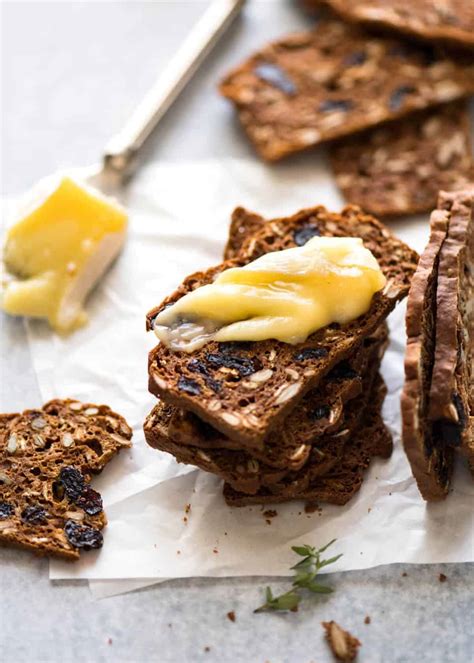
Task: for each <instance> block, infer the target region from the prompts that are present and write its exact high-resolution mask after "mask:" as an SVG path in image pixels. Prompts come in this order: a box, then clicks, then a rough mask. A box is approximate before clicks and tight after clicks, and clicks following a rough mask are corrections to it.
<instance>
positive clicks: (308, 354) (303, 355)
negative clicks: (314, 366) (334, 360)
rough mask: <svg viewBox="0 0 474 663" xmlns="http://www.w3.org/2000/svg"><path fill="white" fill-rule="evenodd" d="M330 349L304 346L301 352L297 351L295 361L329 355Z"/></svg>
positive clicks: (294, 356)
mask: <svg viewBox="0 0 474 663" xmlns="http://www.w3.org/2000/svg"><path fill="white" fill-rule="evenodd" d="M327 355H328V351H327V350H326V348H303V350H300V351H299V352H295V354H294V355H293V359H295V361H306V359H322V358H323V357H327Z"/></svg>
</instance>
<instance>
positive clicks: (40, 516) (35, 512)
mask: <svg viewBox="0 0 474 663" xmlns="http://www.w3.org/2000/svg"><path fill="white" fill-rule="evenodd" d="M47 517H48V514H47V513H46V511H45V510H44V509H43V508H42V507H41V506H27V507H25V508H24V509H23V511H22V512H21V519H22V521H23V522H24V523H27V524H28V525H41V524H43V523H45V522H46V519H47Z"/></svg>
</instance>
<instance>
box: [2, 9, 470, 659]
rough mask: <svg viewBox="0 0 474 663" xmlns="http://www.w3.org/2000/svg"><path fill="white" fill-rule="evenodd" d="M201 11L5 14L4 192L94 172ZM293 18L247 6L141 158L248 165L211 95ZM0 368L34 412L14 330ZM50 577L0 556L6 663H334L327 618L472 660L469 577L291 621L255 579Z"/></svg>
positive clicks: (402, 649) (394, 648)
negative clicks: (105, 581)
mask: <svg viewBox="0 0 474 663" xmlns="http://www.w3.org/2000/svg"><path fill="white" fill-rule="evenodd" d="M206 4H207V3H206V2H200V1H195V2H183V1H180V0H173V1H172V2H163V1H155V2H141V1H138V2H62V3H59V2H32V3H27V2H3V3H2V5H1V12H2V36H1V48H2V70H3V71H2V93H3V95H2V96H3V113H2V120H3V121H2V193H4V194H14V193H17V192H19V191H21V190H23V189H24V188H25V187H27V186H29V185H30V184H31V183H32V182H33V181H34V180H35V179H37V178H38V177H40V176H42V175H44V174H45V173H48V172H50V171H52V170H54V169H55V168H56V167H57V166H58V165H61V164H69V165H82V164H87V163H89V162H91V161H94V160H95V159H96V158H97V157H98V155H99V154H100V150H101V147H102V145H103V144H104V142H105V141H106V140H107V138H108V137H109V135H110V134H111V133H113V131H115V130H117V129H118V128H119V127H120V124H121V122H123V120H124V119H125V118H126V116H127V114H128V113H129V112H130V110H131V109H132V108H133V106H134V104H135V103H136V101H137V100H138V99H139V97H140V95H141V94H142V93H143V92H144V91H145V90H146V88H147V86H148V85H149V84H150V82H151V81H152V80H153V77H154V75H155V74H156V72H157V71H158V70H159V69H160V67H162V66H163V65H164V63H165V62H166V60H167V58H168V57H169V56H170V55H171V54H172V53H173V51H174V49H175V48H176V47H177V45H178V44H179V42H180V40H181V39H182V37H183V36H184V35H185V34H186V31H187V30H188V29H189V28H190V27H191V25H192V24H193V22H194V21H195V20H196V18H197V17H198V15H199V14H200V12H201V11H202V9H203V7H204V6H205V5H206ZM294 5H295V2H290V1H288V2H284V1H281V2H280V1H279V0H274V1H272V0H266V1H262V2H258V1H257V2H251V3H250V5H249V7H248V8H247V9H246V12H245V16H244V17H243V18H242V20H240V21H239V22H238V24H236V25H235V26H234V27H233V29H232V30H231V31H230V32H229V33H228V35H227V36H226V37H225V38H224V40H223V42H222V43H221V44H220V45H219V46H218V48H217V49H216V50H215V51H214V53H213V55H212V56H211V58H210V59H209V60H208V61H207V62H206V63H205V65H204V67H203V68H202V69H201V71H200V72H199V74H198V75H197V76H196V77H195V78H194V80H193V81H192V83H191V85H190V86H189V87H188V88H187V89H186V91H185V93H184V94H183V96H182V97H181V98H180V100H179V101H178V103H177V104H176V106H175V107H174V108H173V111H172V112H171V113H170V114H169V115H168V116H167V117H166V119H165V121H164V122H163V124H162V125H161V126H160V128H159V130H158V131H157V133H156V136H155V137H154V140H153V141H152V144H151V145H150V148H149V150H148V152H149V156H150V157H152V158H153V159H174V160H179V159H189V158H200V157H219V156H222V157H226V156H251V155H252V152H251V149H250V148H249V146H248V145H247V143H246V142H245V140H243V139H242V137H241V135H240V131H239V130H238V128H237V126H236V124H235V122H234V120H233V117H232V113H231V109H230V108H229V107H228V106H227V104H226V103H225V102H224V101H223V100H221V99H219V97H218V96H217V95H216V93H215V83H216V81H217V80H218V78H219V76H220V75H221V74H222V73H223V72H225V71H226V68H227V67H228V66H229V65H231V64H233V63H236V62H238V60H239V58H241V57H242V56H243V55H245V54H246V53H247V52H248V51H249V50H251V49H252V48H255V47H258V46H259V45H260V44H261V43H262V42H263V41H264V40H266V39H269V38H271V37H274V36H276V35H278V34H279V33H281V32H284V31H287V30H291V29H298V28H299V27H301V26H304V25H306V24H307V18H305V17H304V16H303V14H301V13H300V12H299V11H298V10H297V9H296V8H295V6H294ZM301 159H307V160H308V164H310V161H311V156H310V155H307V156H303V157H301ZM276 167H277V166H276ZM236 202H238V201H236ZM0 358H1V364H0V370H1V375H0V377H1V404H0V408H1V411H6V410H15V409H22V408H24V407H29V406H34V405H36V404H38V403H39V392H38V388H37V385H36V382H35V378H34V374H33V373H32V370H31V363H30V360H29V353H28V350H27V347H26V346H25V336H24V332H23V327H22V324H21V321H19V320H14V319H8V320H7V319H5V318H3V319H2V321H1V357H0ZM389 536H390V529H389V527H387V537H389ZM47 571H48V569H47V562H46V561H45V560H39V559H36V558H34V557H32V556H31V555H29V554H27V553H24V552H22V551H14V550H0V589H1V593H0V660H1V661H2V663H3V662H4V663H36V662H38V663H40V662H41V663H43V662H45V663H46V662H47V663H50V662H51V663H57V662H58V663H59V662H61V663H72V662H74V663H76V662H77V663H83V662H84V663H85V662H88V663H96V662H97V663H98V662H101V661H107V662H109V661H110V662H116V661H117V662H122V661H123V662H133V663H134V662H135V661H137V662H138V661H139V662H140V663H142V662H148V661H150V662H157V663H158V662H163V663H166V662H168V661H169V662H173V663H174V662H176V661H179V662H181V661H183V662H185V663H188V662H191V663H193V662H194V661H196V662H198V661H208V662H219V663H240V662H245V663H246V662H252V663H253V662H254V661H255V662H258V663H264V662H265V661H269V662H271V663H287V662H289V663H310V662H311V661H312V662H313V663H324V662H329V661H331V660H332V658H331V656H330V654H329V652H328V649H327V646H326V644H325V642H324V639H323V632H322V628H321V626H320V622H321V621H322V620H329V619H335V620H336V621H338V622H339V623H341V625H343V626H344V627H345V628H348V629H349V630H351V631H352V632H353V633H354V634H355V635H357V636H358V637H359V638H360V639H361V640H362V642H363V647H362V649H361V654H360V660H361V661H363V662H364V663H385V662H386V663H398V662H400V663H424V662H425V661H426V662H429V663H470V661H473V660H474V649H473V642H474V617H473V614H474V605H473V587H474V565H472V564H471V565H468V564H464V565H433V566H419V565H418V566H412V567H410V566H399V565H394V566H390V567H381V568H377V569H372V570H370V571H363V572H351V573H345V574H331V576H328V581H329V582H330V583H332V585H333V587H334V588H335V590H336V591H335V593H334V594H333V595H331V596H329V597H323V598H319V599H318V600H317V601H315V602H314V603H305V604H304V605H303V607H302V609H301V610H300V612H298V613H297V614H289V615H254V614H253V612H252V611H253V609H254V608H255V607H256V606H258V605H259V603H260V602H261V600H262V593H263V589H264V587H265V584H267V582H268V581H266V580H265V579H263V578H250V579H248V578H242V579H232V580H209V579H206V580H204V579H194V580H181V581H172V582H169V583H166V584H164V585H162V586H157V587H152V588H149V589H145V590H142V591H139V592H135V593H132V594H127V595H124V596H118V597H114V598H110V599H105V600H102V601H94V600H93V599H92V598H91V595H90V593H89V589H88V587H87V585H85V584H83V583H79V582H57V583H51V582H50V581H49V580H48V574H47ZM404 572H406V573H407V576H406V577H404V576H403V575H402V573H404ZM440 572H443V573H445V574H446V575H447V576H448V579H447V581H446V582H444V583H440V582H439V580H438V576H439V573H440ZM270 583H271V585H272V586H273V587H274V588H275V590H276V591H284V590H285V589H286V587H287V586H288V583H287V581H270ZM230 610H234V611H235V613H236V618H237V619H236V622H235V623H232V622H230V621H229V620H228V619H227V617H226V614H227V612H229V611H230ZM366 615H370V617H371V620H372V621H371V624H370V625H366V624H364V618H365V616H366ZM206 647H210V650H209V651H205V648H206Z"/></svg>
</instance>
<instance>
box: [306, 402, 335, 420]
mask: <svg viewBox="0 0 474 663" xmlns="http://www.w3.org/2000/svg"><path fill="white" fill-rule="evenodd" d="M330 414H331V408H330V407H329V405H320V406H319V407H316V408H314V410H312V411H311V413H310V416H311V418H312V419H327V418H328V417H329V415H330Z"/></svg>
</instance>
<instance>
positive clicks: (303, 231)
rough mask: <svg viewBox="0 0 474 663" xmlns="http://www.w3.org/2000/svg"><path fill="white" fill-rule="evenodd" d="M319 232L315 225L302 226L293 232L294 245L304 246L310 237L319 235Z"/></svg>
mask: <svg viewBox="0 0 474 663" xmlns="http://www.w3.org/2000/svg"><path fill="white" fill-rule="evenodd" d="M320 235H321V233H320V232H319V229H318V228H316V226H303V228H298V230H295V231H294V233H293V241H294V243H295V244H296V246H304V244H306V242H308V241H309V240H310V239H311V238H312V237H319V236H320Z"/></svg>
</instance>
